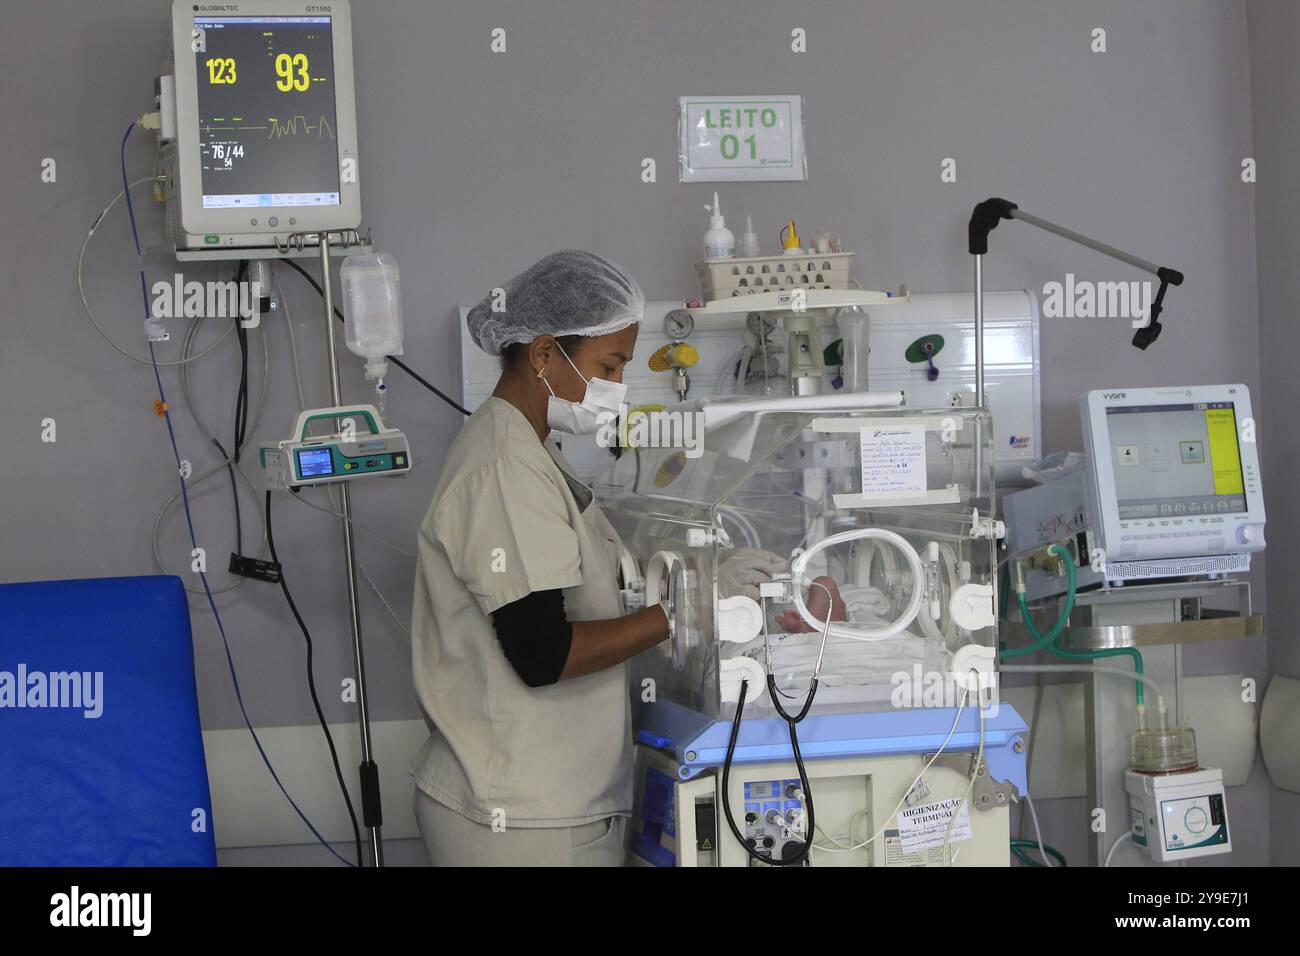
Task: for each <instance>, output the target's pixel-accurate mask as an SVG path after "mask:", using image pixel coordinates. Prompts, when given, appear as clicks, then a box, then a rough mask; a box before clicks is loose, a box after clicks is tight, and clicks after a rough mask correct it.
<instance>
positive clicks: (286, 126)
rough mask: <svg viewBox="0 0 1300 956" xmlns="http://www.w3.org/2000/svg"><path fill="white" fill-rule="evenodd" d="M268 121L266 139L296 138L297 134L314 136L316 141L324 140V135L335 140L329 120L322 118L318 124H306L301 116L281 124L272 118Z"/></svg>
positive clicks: (305, 120)
mask: <svg viewBox="0 0 1300 956" xmlns="http://www.w3.org/2000/svg"><path fill="white" fill-rule="evenodd" d="M268 119H269V122H270V124H271V125H270V126H269V127H267V128H268V129H269V130H270V132H269V133H268V134H267V137H266V138H267V139H279V138H281V137H282V136H297V135H299V134H302V135H304V136H315V137H316V138H317V139H324V138H325V136H326V134H328V135H329V138H330V139H336V138H337V137H336V136H335V135H334V130H333V129H332V128H331V127H330V124H329V120H327V119H326V118H325V117H324V116H322V117H321V118H320V122H318V123H310V122H308V121H307V118H306V117H305V116H303V115H302V114H299V115H297V116H294V117H292V118H291V119H288V120H286V121H285V122H283V123H282V122H280V121H279V120H278V119H276V118H275V117H274V116H272V117H269V118H268Z"/></svg>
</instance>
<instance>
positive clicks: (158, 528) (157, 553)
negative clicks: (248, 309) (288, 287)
mask: <svg viewBox="0 0 1300 956" xmlns="http://www.w3.org/2000/svg"><path fill="white" fill-rule="evenodd" d="M237 324H238V319H236V320H235V322H233V323H232V325H231V328H233V327H234V325H237ZM198 331H199V323H198V322H195V323H192V324H191V325H190V328H189V330H188V331H187V332H186V334H185V341H184V343H183V345H182V348H181V359H182V361H181V362H180V363H179V369H180V379H181V394H182V396H183V397H184V400H185V410H186V411H187V412H189V414H190V417H191V418H192V419H193V420H194V423H195V424H196V425H197V426H198V428H199V430H200V431H201V432H203V434H204V435H205V436H206V437H207V438H208V440H209V441H212V442H214V443H216V444H217V445H218V446H220V441H219V439H218V438H217V434H216V432H214V431H213V430H212V428H211V427H210V426H209V425H208V423H207V422H206V421H204V420H203V417H202V416H201V415H200V414H199V412H198V408H197V405H196V402H195V401H194V394H193V391H192V389H191V383H190V364H189V362H188V361H187V357H188V356H189V355H190V350H191V349H192V348H193V343H194V339H195V338H196V336H197V334H198ZM223 338H224V336H223ZM270 380H271V354H270V346H269V344H268V341H267V337H266V330H265V329H263V330H262V388H261V391H260V393H259V395H258V400H257V411H256V413H255V415H254V417H253V421H252V425H251V427H252V430H253V431H257V429H258V428H259V427H260V426H261V422H262V417H263V415H264V413H265V411H266V402H267V393H268V391H269V386H270ZM222 458H223V459H224V460H223V461H222V462H221V463H220V464H218V465H216V466H215V467H214V468H211V469H209V470H208V471H206V472H203V473H201V474H199V475H197V476H193V475H192V476H191V477H190V479H189V481H188V485H189V487H190V488H197V487H198V486H199V485H201V484H203V482H205V481H207V480H208V479H209V478H211V477H212V476H213V475H215V474H217V473H218V472H220V471H223V470H227V468H228V466H229V465H230V463H231V461H232V460H233V459H231V458H229V457H227V456H226V453H225V452H224V451H223V452H222ZM234 474H235V475H236V476H237V477H239V478H242V479H243V480H244V483H245V484H246V485H247V486H248V488H249V491H251V492H252V496H253V501H254V502H256V503H257V508H258V517H259V519H260V520H259V524H260V525H261V528H262V543H261V546H260V547H259V549H258V552H257V556H258V557H259V558H260V557H262V556H263V555H265V554H266V553H267V549H266V519H265V515H264V514H263V513H262V495H261V489H259V488H258V487H257V486H256V484H255V483H254V482H253V480H252V479H251V478H249V477H248V474H247V473H246V472H245V471H244V469H243V468H242V467H235V469H234ZM180 497H181V495H180V492H176V493H175V494H173V495H172V496H171V497H170V498H168V499H167V500H166V501H165V502H164V503H163V506H162V508H161V509H160V510H159V512H158V514H157V516H156V517H155V518H154V523H153V532H152V535H151V538H150V540H151V543H152V546H153V556H154V564H155V565H156V566H157V567H158V570H159V571H161V572H162V573H163V574H171V573H172V572H171V571H170V570H168V568H167V565H166V564H165V563H164V561H163V558H162V547H161V544H160V543H159V538H160V536H161V533H162V523H163V521H165V520H166V517H167V514H168V512H170V511H171V509H172V507H173V506H174V505H175V504H176V502H177V501H178V500H180ZM247 580H248V578H245V577H239V576H236V577H235V579H234V580H233V581H231V582H230V583H229V584H226V585H223V586H222V587H219V588H213V589H212V591H213V593H214V594H223V593H225V592H228V591H233V590H234V589H235V588H237V587H240V586H241V585H242V584H243V583H244V582H245V581H247ZM182 585H183V587H184V588H185V590H186V591H188V592H189V593H191V594H202V593H204V590H203V588H201V587H193V586H191V585H189V584H184V583H183V582H182Z"/></svg>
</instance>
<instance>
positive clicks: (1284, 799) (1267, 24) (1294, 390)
mask: <svg viewBox="0 0 1300 956" xmlns="http://www.w3.org/2000/svg"><path fill="white" fill-rule="evenodd" d="M1247 20H1248V22H1249V24H1250V51H1251V62H1250V84H1251V114H1252V118H1253V123H1254V139H1255V152H1254V155H1255V157H1256V159H1258V161H1259V169H1260V178H1259V184H1258V185H1257V186H1256V189H1257V190H1258V191H1257V193H1256V196H1257V199H1256V209H1257V210H1258V212H1257V214H1256V219H1255V236H1256V244H1257V248H1258V262H1259V338H1260V350H1259V351H1260V374H1261V378H1262V380H1263V396H1262V401H1261V406H1262V423H1263V450H1264V461H1263V468H1264V481H1265V483H1266V485H1265V486H1266V487H1272V488H1273V489H1275V490H1274V493H1273V494H1272V495H1270V496H1269V499H1268V503H1267V506H1268V520H1269V527H1270V529H1271V530H1270V533H1269V551H1270V555H1269V561H1268V583H1269V585H1270V586H1269V589H1268V615H1269V618H1270V619H1271V620H1272V622H1273V626H1272V628H1271V629H1270V631H1271V634H1272V635H1273V636H1272V639H1271V640H1270V641H1269V644H1268V655H1269V667H1270V669H1271V670H1272V672H1273V673H1274V674H1285V675H1287V676H1288V677H1300V644H1298V643H1297V642H1296V640H1295V624H1294V622H1295V621H1296V620H1297V616H1298V615H1300V593H1297V591H1296V588H1295V582H1294V569H1295V568H1296V567H1297V566H1300V541H1297V540H1296V534H1295V531H1296V528H1297V526H1298V525H1300V509H1297V506H1296V499H1295V496H1294V495H1292V494H1287V493H1285V491H1284V492H1283V493H1281V494H1279V493H1278V491H1277V490H1276V489H1287V488H1288V483H1289V482H1292V481H1294V480H1295V474H1296V470H1297V468H1300V430H1298V429H1297V428H1296V426H1295V417H1296V409H1297V408H1300V376H1298V375H1297V374H1296V360H1297V358H1298V357H1300V326H1297V324H1296V303H1297V302H1298V301H1300V282H1298V281H1297V278H1296V276H1297V270H1296V263H1297V261H1300V235H1297V234H1296V223H1297V222H1300V192H1297V190H1296V186H1295V181H1294V177H1293V176H1292V175H1291V167H1292V166H1293V165H1294V163H1295V158H1296V157H1297V156H1300V113H1297V110H1296V105H1297V103H1300V71H1297V69H1296V52H1295V51H1296V45H1297V43H1300V6H1297V5H1296V4H1294V3H1290V2H1287V0H1262V2H1261V0H1251V2H1250V3H1249V4H1248V5H1247ZM1296 745H1297V746H1300V742H1297V744H1296ZM1269 817H1270V820H1271V821H1272V837H1273V838H1272V848H1271V852H1270V857H1269V859H1270V862H1271V863H1273V864H1275V865H1283V864H1284V865H1288V866H1296V865H1298V864H1300V827H1298V826H1297V825H1296V821H1297V820H1300V794H1295V793H1289V792H1287V791H1284V790H1278V789H1276V788H1274V790H1273V796H1272V801H1271V804H1270V812H1269Z"/></svg>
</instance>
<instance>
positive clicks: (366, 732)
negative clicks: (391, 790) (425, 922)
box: [319, 232, 384, 866]
mask: <svg viewBox="0 0 1300 956" xmlns="http://www.w3.org/2000/svg"><path fill="white" fill-rule="evenodd" d="M349 235H350V233H341V234H340V239H341V241H342V242H343V243H344V244H347V241H348V236H349ZM319 239H320V268H321V288H322V289H323V290H324V299H325V328H326V333H327V334H326V343H327V345H328V349H329V367H330V400H331V401H332V402H333V404H334V406H335V407H338V406H340V405H342V404H343V398H342V394H341V388H340V385H339V362H338V351H337V347H336V345H335V341H334V339H335V336H334V294H333V285H332V282H331V279H330V239H329V233H328V232H321V233H320V234H319ZM335 427H336V428H337V427H338V425H337V422H336V423H335ZM339 501H340V502H341V507H340V508H339V513H340V515H341V521H342V524H343V552H344V556H345V557H346V561H345V567H346V569H347V579H348V617H349V618H350V619H351V623H352V663H353V667H354V668H355V670H356V679H357V708H358V711H357V724H358V728H359V729H360V731H361V767H360V774H361V815H362V823H363V825H364V826H365V827H366V829H367V830H368V831H369V832H370V865H371V866H383V865H384V842H383V835H382V833H381V828H382V827H383V823H384V820H383V807H382V805H381V803H380V796H379V766H378V764H376V763H375V761H374V753H373V746H372V741H371V739H370V705H369V702H368V700H367V698H366V659H365V653H364V650H363V648H362V644H361V606H360V604H359V603H358V601H357V556H356V550H355V548H354V546H353V541H352V493H351V489H350V488H349V487H348V483H347V482H346V481H344V482H340V483H339Z"/></svg>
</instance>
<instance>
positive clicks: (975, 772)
mask: <svg viewBox="0 0 1300 956" xmlns="http://www.w3.org/2000/svg"><path fill="white" fill-rule="evenodd" d="M971 673H972V674H975V676H976V679H977V680H978V677H979V672H978V671H976V670H974V669H972V670H971ZM963 683H965V684H966V685H967V687H968V689H969V685H970V683H971V681H970V680H969V677H968V679H967V680H966V681H963ZM975 712H976V714H978V715H979V723H980V745H979V750H977V751H976V752H975V760H974V762H973V763H972V764H971V770H970V781H969V782H968V783H967V784H966V791H965V792H964V793H963V794H962V795H961V800H959V801H958V802H957V806H955V807H953V811H952V813H951V814H950V815H949V817H948V828H947V829H946V830H944V833H943V851H942V852H943V856H944V858H945V859H946V860H947V861H948V862H947V865H948V866H952V864H953V857H952V856H951V854H950V853H949V852H948V845H949V841H950V840H951V839H952V828H953V825H954V824H955V823H956V822H957V817H958V815H959V814H960V813H961V811H962V807H964V806H965V805H966V800H967V798H969V797H970V792H971V791H972V790H973V789H975V778H976V777H977V776H979V768H980V764H982V763H983V762H984V703H983V701H981V700H980V698H979V692H978V691H976V693H975Z"/></svg>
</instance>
